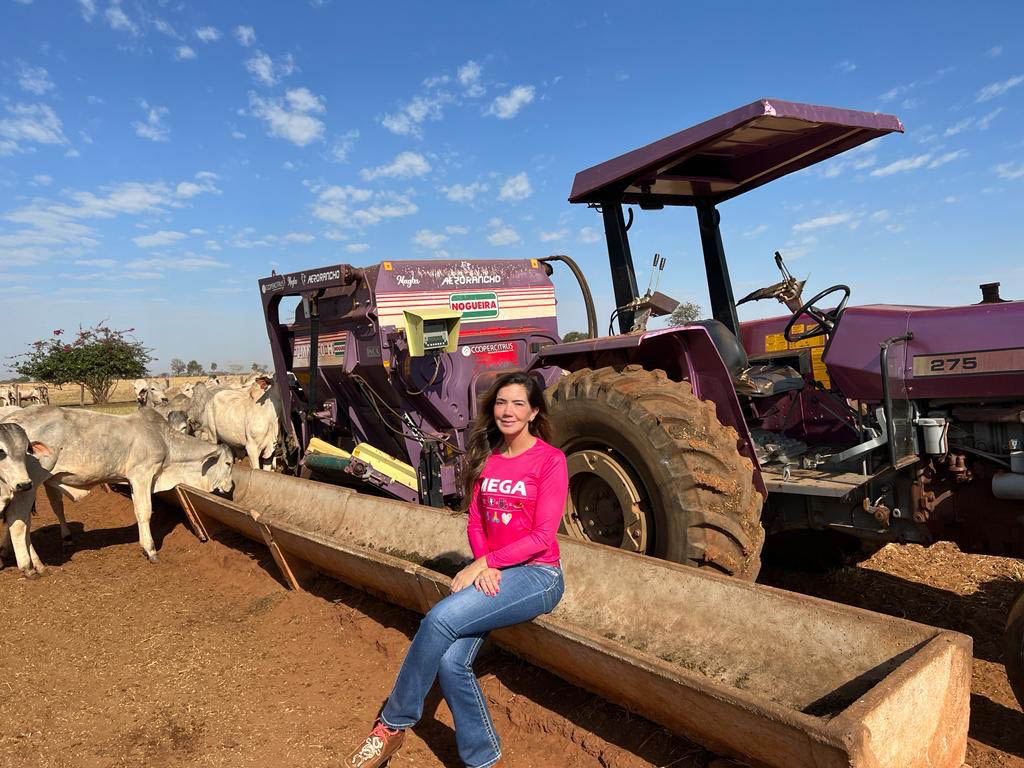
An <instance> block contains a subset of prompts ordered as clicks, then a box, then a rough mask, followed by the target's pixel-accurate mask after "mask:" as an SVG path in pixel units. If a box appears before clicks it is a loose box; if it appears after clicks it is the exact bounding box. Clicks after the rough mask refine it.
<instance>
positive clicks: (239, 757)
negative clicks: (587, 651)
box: [0, 490, 712, 768]
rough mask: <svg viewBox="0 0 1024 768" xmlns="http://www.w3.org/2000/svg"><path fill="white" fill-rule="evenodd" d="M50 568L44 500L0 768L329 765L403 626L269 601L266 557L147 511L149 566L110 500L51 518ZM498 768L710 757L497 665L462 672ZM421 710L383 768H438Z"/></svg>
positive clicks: (614, 710) (3, 712)
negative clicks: (154, 556) (66, 532)
mask: <svg viewBox="0 0 1024 768" xmlns="http://www.w3.org/2000/svg"><path fill="white" fill-rule="evenodd" d="M67 517H68V521H69V523H70V524H71V527H72V530H73V531H74V533H75V535H76V544H75V548H74V550H73V552H72V553H70V555H69V556H67V557H65V556H62V554H61V548H60V535H59V531H58V529H57V527H56V522H55V519H54V517H53V514H52V512H51V511H50V509H49V507H48V505H47V503H46V497H45V494H40V496H39V502H38V515H37V517H36V518H35V521H34V530H33V542H34V544H35V546H36V549H37V550H38V551H39V554H40V557H41V558H42V559H43V561H44V562H45V563H47V564H53V565H52V566H51V567H49V568H48V570H47V573H46V574H45V575H44V576H43V577H41V578H39V579H37V580H34V581H28V580H26V579H24V578H22V577H21V575H20V572H19V571H18V570H17V569H16V568H12V567H8V568H6V569H5V570H3V571H0V591H2V594H3V597H4V599H3V600H2V601H0V627H3V631H2V632H0V766H3V767H4V768H6V767H7V766H11V767H12V768H13V767H14V766H18V768H34V767H35V766H40V767H41V766H46V768H72V767H74V768H114V767H115V766H117V767H118V768H122V767H126V768H127V767H131V766H140V767H141V766H146V767H147V768H153V767H154V766H161V767H162V766H169V767H176V766H217V767H218V768H222V767H224V768H226V767H227V766H232V767H234V766H260V767H261V768H263V767H265V766H303V767H304V768H320V767H321V766H332V765H338V764H340V762H341V760H342V759H344V756H345V753H346V752H347V748H350V747H351V745H352V744H353V742H354V741H358V740H361V738H362V737H363V736H365V734H366V731H367V730H368V728H369V726H370V724H371V723H372V720H373V718H374V717H375V715H376V714H377V710H378V708H379V707H380V705H381V704H382V703H383V701H384V699H385V698H386V696H387V694H388V692H389V690H390V687H391V684H392V683H393V681H394V677H395V675H396V673H397V671H398V667H399V665H400V664H401V660H402V657H403V655H404V653H405V650H406V648H407V647H408V643H409V641H410V639H411V638H412V634H413V633H414V632H415V629H416V626H417V621H418V619H417V617H416V616H415V615H414V614H412V613H409V612H408V611H405V610H403V609H400V608H396V607H394V606H391V605H389V604H387V603H384V602H381V601H379V600H376V599H373V598H370V597H368V596H366V595H364V594H362V593H360V592H357V591H355V590H353V589H350V588H348V587H346V586H344V585H342V584H339V583H337V582H335V581H333V580H329V579H323V580H322V581H320V582H318V583H317V584H316V585H314V586H315V588H314V590H313V594H297V593H293V592H289V591H287V590H286V589H285V588H284V587H283V586H282V584H281V583H280V582H279V581H278V577H277V572H276V568H275V566H274V564H273V561H272V560H271V559H270V557H269V554H268V553H267V550H266V549H265V548H264V547H262V546H256V545H255V544H251V543H250V542H248V541H247V540H246V539H243V538H242V537H240V536H237V535H235V534H230V533H229V534H226V535H225V537H224V538H223V539H222V540H221V541H211V542H209V543H207V544H201V543H199V542H198V541H197V540H196V539H195V538H194V537H193V535H192V534H191V532H190V531H189V530H188V529H187V528H186V527H185V525H184V521H183V517H182V516H181V514H180V513H179V512H178V511H177V510H176V509H170V508H160V509H158V510H157V511H156V513H155V514H154V518H153V534H154V537H155V538H156V541H157V546H158V548H159V551H160V558H161V563H160V564H159V565H152V564H150V563H149V562H147V561H146V560H145V559H144V558H143V557H142V555H141V550H140V549H139V547H138V544H137V539H138V537H137V532H136V527H135V518H134V516H133V514H132V509H131V503H130V501H129V500H127V499H125V498H123V497H121V496H120V495H117V494H107V493H104V492H103V491H102V490H98V491H94V492H93V493H92V494H91V495H90V496H88V497H87V498H86V499H84V500H83V501H81V502H79V503H77V504H70V503H69V504H68V505H67ZM477 671H478V673H480V674H481V681H482V686H483V689H484V691H485V694H486V695H487V697H488V700H489V703H490V707H491V712H492V714H493V716H494V720H495V725H496V727H497V729H498V732H499V734H500V735H501V737H502V739H503V746H504V750H505V752H506V754H507V755H508V756H509V757H510V758H511V759H512V760H513V763H512V765H514V766H516V768H550V766H562V767H565V768H600V767H601V766H604V767H606V768H607V767H611V766H614V768H619V767H620V766H621V767H622V768H649V767H651V766H672V768H705V766H707V765H708V764H709V763H710V762H711V760H712V756H711V755H710V754H708V753H707V752H705V751H703V750H702V749H701V748H699V747H696V746H694V745H693V744H691V743H688V742H686V741H684V740H681V739H678V738H676V737H674V736H672V735H670V734H669V733H667V732H666V731H665V730H664V729H662V728H660V727H658V726H655V725H653V724H652V723H650V722H648V721H646V720H644V719H642V718H638V717H635V716H631V715H630V714H628V713H626V712H624V711H623V710H622V709H619V708H618V707H615V706H612V705H610V704H608V703H607V702H605V701H603V700H602V699H600V698H597V697H595V696H592V695H590V694H588V693H586V692H584V691H582V690H580V689H578V688H575V687H573V686H570V685H568V684H567V683H565V682H563V681H561V680H559V679H558V678H556V677H554V676H552V675H549V674H547V673H545V672H542V671H540V670H537V669H536V668H534V667H531V666H530V665H528V664H526V663H524V662H521V661H519V660H518V659H516V658H515V657H513V656H510V655H508V654H506V653H504V652H502V651H500V650H498V649H488V648H487V647H486V646H485V650H484V651H483V652H482V653H481V657H480V659H479V660H478V662H477ZM461 765H462V764H461V762H460V761H459V759H458V755H457V753H456V750H455V740H454V732H453V730H452V721H451V716H450V714H449V712H448V710H447V707H446V705H445V704H444V703H443V701H440V699H439V697H437V696H436V695H435V696H433V697H432V699H431V700H430V701H429V702H428V707H427V710H426V715H425V717H424V720H423V721H422V722H421V724H420V725H419V726H418V727H417V728H416V729H415V731H414V732H413V735H412V736H411V737H410V738H409V739H408V740H407V742H406V745H405V747H403V749H402V751H401V752H400V753H399V755H398V756H397V757H396V758H395V759H393V760H392V761H391V766H392V768H402V767H403V766H410V767H414V768H420V767H421V766H422V768H437V767H439V766H444V767H445V768H456V767H458V766H461Z"/></svg>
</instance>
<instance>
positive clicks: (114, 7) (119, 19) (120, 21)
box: [105, 0, 139, 35]
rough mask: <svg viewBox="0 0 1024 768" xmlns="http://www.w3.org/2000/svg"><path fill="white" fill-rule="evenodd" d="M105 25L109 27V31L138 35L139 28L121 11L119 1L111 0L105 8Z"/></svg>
mask: <svg viewBox="0 0 1024 768" xmlns="http://www.w3.org/2000/svg"><path fill="white" fill-rule="evenodd" d="M105 15H106V18H107V24H109V25H110V28H111V29H115V30H117V31H118V32H127V33H129V34H131V35H138V34H139V28H138V26H137V25H136V24H135V22H134V21H132V20H131V19H129V18H128V15H127V14H126V13H125V12H124V11H122V10H121V3H120V0H113V2H111V4H110V7H109V8H107V12H106V14H105Z"/></svg>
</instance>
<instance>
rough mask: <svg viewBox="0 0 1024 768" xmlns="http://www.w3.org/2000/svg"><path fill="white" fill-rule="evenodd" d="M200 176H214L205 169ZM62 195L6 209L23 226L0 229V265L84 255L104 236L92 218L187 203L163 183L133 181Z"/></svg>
mask: <svg viewBox="0 0 1024 768" xmlns="http://www.w3.org/2000/svg"><path fill="white" fill-rule="evenodd" d="M197 178H198V179H199V180H200V181H204V182H209V181H210V178H209V176H208V174H206V173H205V172H203V173H201V174H197ZM211 191H214V190H211ZM62 195H63V197H64V198H65V199H64V200H61V201H52V200H45V199H40V198H36V199H34V200H33V201H32V202H31V203H29V204H27V205H24V206H22V207H21V208H16V209H14V210H11V211H8V212H6V213H5V214H3V217H2V218H3V219H4V220H5V221H7V222H9V223H11V224H13V225H15V226H16V227H20V228H19V229H17V230H15V231H8V232H5V233H0V264H5V265H9V264H19V265H24V264H36V263H40V262H43V261H46V260H47V259H49V258H51V257H53V256H55V255H57V254H63V255H65V256H70V257H73V258H79V259H80V258H82V257H83V253H84V252H86V251H89V250H91V249H93V248H95V247H97V246H98V245H99V244H100V242H101V235H100V234H99V233H98V232H97V231H96V230H95V229H94V228H93V227H92V226H89V224H88V223H87V222H89V221H90V220H93V219H115V218H117V217H119V216H138V215H141V214H147V215H165V214H166V213H167V211H168V209H170V208H178V207H181V206H182V205H184V203H183V202H182V201H181V200H180V199H179V198H178V197H177V196H176V195H175V192H174V189H173V187H171V186H170V185H168V184H166V183H164V182H150V183H146V182H137V181H128V182H122V183H119V184H115V185H113V186H104V187H100V188H99V190H98V191H97V192H88V191H83V190H74V189H67V190H63V191H62Z"/></svg>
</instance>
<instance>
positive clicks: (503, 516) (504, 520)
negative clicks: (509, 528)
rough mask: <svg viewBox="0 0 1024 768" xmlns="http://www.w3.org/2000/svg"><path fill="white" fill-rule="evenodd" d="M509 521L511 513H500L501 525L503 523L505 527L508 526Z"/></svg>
mask: <svg viewBox="0 0 1024 768" xmlns="http://www.w3.org/2000/svg"><path fill="white" fill-rule="evenodd" d="M511 520H512V513H511V512H502V514H501V522H502V523H504V524H505V525H508V524H509V522H510V521H511Z"/></svg>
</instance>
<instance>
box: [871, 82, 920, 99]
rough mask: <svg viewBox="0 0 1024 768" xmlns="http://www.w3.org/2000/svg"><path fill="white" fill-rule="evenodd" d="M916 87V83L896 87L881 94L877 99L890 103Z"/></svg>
mask: <svg viewBox="0 0 1024 768" xmlns="http://www.w3.org/2000/svg"><path fill="white" fill-rule="evenodd" d="M916 86H917V83H910V84H909V85H897V86H896V87H894V88H890V89H889V90H888V91H886V92H885V93H883V94H882V95H881V96H880V97H879V98H880V99H881V100H882V101H892V100H893V99H895V98H898V97H899V96H902V95H903V94H904V93H906V92H907V91H909V90H912V89H913V88H915V87H916Z"/></svg>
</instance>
